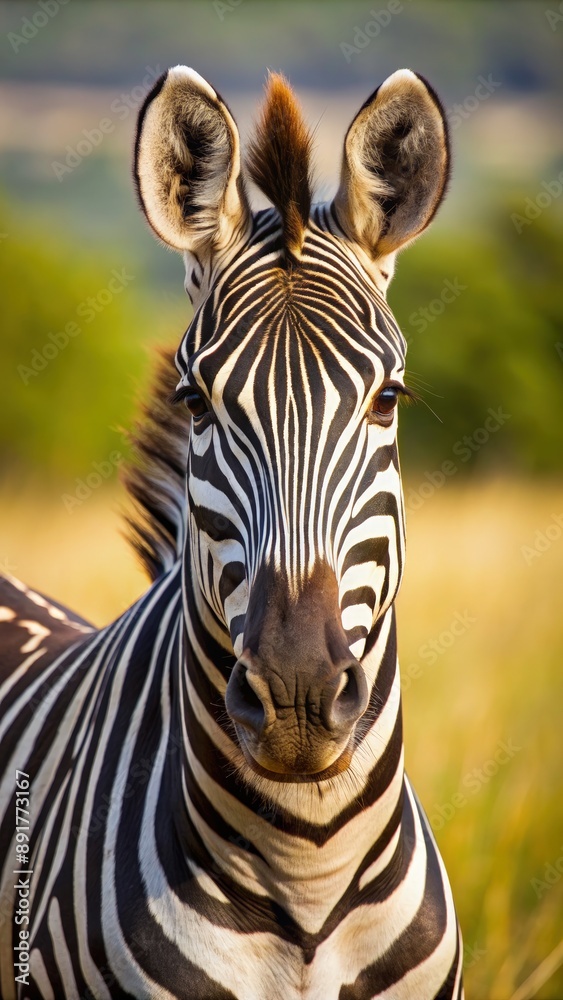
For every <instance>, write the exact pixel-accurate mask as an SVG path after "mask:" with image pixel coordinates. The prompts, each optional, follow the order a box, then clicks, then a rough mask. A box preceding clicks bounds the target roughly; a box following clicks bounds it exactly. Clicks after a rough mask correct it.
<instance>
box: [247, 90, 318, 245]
mask: <svg viewBox="0 0 563 1000" xmlns="http://www.w3.org/2000/svg"><path fill="white" fill-rule="evenodd" d="M311 146H312V136H311V133H310V132H309V129H308V128H307V126H306V124H305V122H304V120H303V116H302V114H301V108H300V106H299V104H298V102H297V99H296V97H295V94H294V93H293V91H292V89H291V87H290V85H289V83H288V81H287V80H286V78H285V77H284V76H282V75H281V74H280V73H270V74H269V75H268V81H267V84H266V97H265V100H264V104H263V106H262V110H261V114H260V118H259V120H258V122H257V125H256V134H255V136H254V138H253V139H252V140H251V142H250V147H249V151H248V156H247V166H248V170H249V173H250V176H251V177H252V180H253V181H254V182H255V184H257V185H258V187H259V188H260V190H261V191H262V192H263V193H264V194H265V195H266V197H267V198H268V199H269V200H270V201H271V202H272V204H273V205H274V206H275V207H276V208H277V210H278V212H279V213H280V215H281V218H282V224H283V238H284V246H285V249H286V251H287V252H288V254H289V255H290V256H292V257H299V254H300V252H301V247H302V245H303V236H304V231H305V227H306V225H307V222H308V220H309V212H310V209H311V189H312V178H311V172H310V159H311Z"/></svg>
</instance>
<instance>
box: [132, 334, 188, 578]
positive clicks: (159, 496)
mask: <svg viewBox="0 0 563 1000" xmlns="http://www.w3.org/2000/svg"><path fill="white" fill-rule="evenodd" d="M177 381H178V373H177V371H176V367H175V365H174V351H173V350H170V349H168V350H165V349H163V348H161V349H160V350H159V351H158V360H157V364H156V367H155V372H154V375H153V379H152V385H151V390H150V394H149V399H148V402H146V403H144V404H143V406H142V413H143V417H144V419H143V420H140V421H138V422H137V423H135V425H134V427H133V430H132V431H131V433H130V434H129V435H128V437H129V441H130V442H131V445H132V448H133V459H132V461H131V462H129V463H128V465H127V466H126V468H125V471H124V473H123V475H122V481H123V483H124V485H125V488H126V489H127V492H128V493H129V495H130V497H131V499H132V501H133V512H132V513H131V514H126V515H125V521H126V524H127V529H128V530H127V537H128V540H129V541H130V543H131V544H132V545H133V548H134V549H135V552H136V553H137V555H138V557H139V559H140V561H141V563H142V565H143V567H144V568H145V570H146V572H147V573H148V575H149V577H150V579H151V581H154V580H156V579H158V577H159V576H162V574H163V573H165V572H166V571H167V570H169V569H170V568H171V567H172V566H173V564H174V562H175V561H176V559H177V558H178V556H179V555H180V553H181V550H182V545H183V539H184V531H185V525H184V520H185V500H184V497H185V478H186V456H187V448H188V436H189V435H188V430H189V424H190V414H189V412H188V410H187V409H186V407H185V406H174V405H173V403H172V401H171V397H172V393H173V392H174V390H175V388H176V384H177Z"/></svg>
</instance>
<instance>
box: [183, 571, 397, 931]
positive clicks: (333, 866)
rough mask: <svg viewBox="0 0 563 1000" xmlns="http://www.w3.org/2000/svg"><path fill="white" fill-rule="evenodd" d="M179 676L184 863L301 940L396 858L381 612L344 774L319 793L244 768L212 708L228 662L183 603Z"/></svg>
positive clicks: (391, 630) (391, 690)
mask: <svg viewBox="0 0 563 1000" xmlns="http://www.w3.org/2000/svg"><path fill="white" fill-rule="evenodd" d="M185 611H186V622H185V625H186V629H185V643H186V650H185V664H184V670H183V674H182V678H181V687H182V691H183V695H182V697H181V698H180V699H178V702H177V703H178V706H179V709H180V712H181V715H182V718H181V719H178V720H177V725H178V728H179V731H181V732H182V733H183V736H184V740H185V744H186V745H185V758H184V768H185V773H184V775H183V782H182V785H183V802H184V817H185V825H184V828H183V834H184V836H185V838H186V843H185V847H186V853H187V855H188V856H191V858H192V859H193V860H194V861H195V862H196V863H197V866H198V870H202V869H203V870H206V871H207V872H208V873H210V874H211V877H212V878H213V879H214V880H215V881H216V883H217V884H218V885H220V886H221V885H222V884H223V882H224V880H225V879H226V880H227V881H228V882H229V884H230V885H232V883H233V880H234V881H235V882H236V883H238V885H239V887H240V888H241V889H244V890H245V891H247V892H250V893H252V894H255V895H256V896H257V898H259V897H263V896H264V894H266V896H267V897H269V898H270V899H273V900H275V901H276V902H277V903H278V904H279V905H282V906H283V907H284V909H286V911H287V912H289V913H290V914H293V916H294V917H295V918H296V919H297V920H298V921H299V924H300V926H301V927H305V926H307V927H309V929H311V930H312V929H313V926H316V925H317V924H318V923H319V921H321V922H322V920H323V919H324V916H323V915H326V913H327V912H329V909H327V908H330V906H331V905H335V903H336V902H337V901H338V899H340V898H341V896H342V893H343V892H344V891H345V890H346V888H347V887H349V886H350V885H351V884H352V883H353V881H354V879H357V878H358V877H359V874H358V873H360V872H362V871H363V872H364V876H363V877H365V878H368V879H371V878H376V877H377V876H378V874H379V873H380V872H381V871H383V869H384V868H385V867H386V866H387V865H388V862H389V859H390V858H391V857H393V856H395V855H396V853H397V846H398V844H399V843H400V841H401V836H402V827H403V813H404V795H405V790H404V772H403V746H402V720H401V704H400V684H399V671H398V664H397V650H396V635H395V617H394V611H393V608H390V609H389V610H388V611H387V612H386V613H385V615H384V616H383V617H382V619H381V620H380V621H379V622H378V623H377V625H376V627H375V629H374V631H373V633H372V635H371V636H370V637H369V639H368V643H367V652H366V654H365V656H364V658H363V660H362V665H363V666H364V669H365V671H366V677H367V679H368V684H369V686H370V690H371V698H370V704H369V707H368V710H367V712H366V715H365V717H364V719H363V720H362V729H361V731H360V732H359V733H358V734H357V744H356V746H355V749H354V752H353V754H352V759H351V762H350V765H349V767H348V768H347V770H346V771H344V772H343V773H342V774H340V775H338V776H336V777H334V778H330V779H328V780H325V781H323V782H320V783H314V782H312V783H302V784H301V783H293V782H290V783H282V782H277V781H270V780H268V779H265V778H263V777H261V776H259V775H256V774H254V772H251V771H250V770H249V768H248V766H247V765H246V764H245V762H244V759H243V757H242V754H241V751H240V750H239V748H238V745H237V743H236V740H235V739H234V734H233V732H232V729H231V726H230V723H229V720H228V717H227V715H226V711H225V706H224V692H225V688H226V683H227V680H228V676H229V672H230V670H231V669H232V665H233V664H234V661H235V657H234V654H232V651H231V653H230V654H229V653H227V651H226V650H225V648H224V646H223V644H222V642H221V641H219V640H220V639H221V638H222V637H221V635H220V630H219V629H218V626H217V623H216V622H215V621H213V619H212V617H208V618H207V619H206V620H203V615H202V613H201V603H200V602H199V601H197V600H196V598H195V595H194V594H193V592H190V590H189V588H188V589H187V591H186V594H185Z"/></svg>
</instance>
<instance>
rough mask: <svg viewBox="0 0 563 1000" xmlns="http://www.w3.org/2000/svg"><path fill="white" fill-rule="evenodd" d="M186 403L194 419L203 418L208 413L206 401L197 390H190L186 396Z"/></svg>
mask: <svg viewBox="0 0 563 1000" xmlns="http://www.w3.org/2000/svg"><path fill="white" fill-rule="evenodd" d="M184 402H185V404H186V406H187V407H188V410H189V411H190V413H191V415H192V416H193V417H202V416H203V414H204V413H207V405H206V403H205V400H204V398H203V396H200V394H199V392H196V390H195V389H190V390H189V391H188V392H187V393H186V394H185V396H184Z"/></svg>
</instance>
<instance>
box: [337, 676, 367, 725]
mask: <svg viewBox="0 0 563 1000" xmlns="http://www.w3.org/2000/svg"><path fill="white" fill-rule="evenodd" d="M367 702H368V691H367V683H366V679H365V676H364V672H363V670H362V668H361V666H360V664H355V663H354V664H352V665H351V666H349V667H347V668H346V669H345V670H343V671H342V673H341V674H340V679H339V682H338V686H337V688H336V690H335V692H334V697H333V699H332V703H331V705H330V708H329V712H328V723H329V726H330V728H331V729H333V730H335V731H338V730H339V729H346V728H350V727H351V726H352V725H353V724H354V723H355V722H357V720H358V719H359V718H360V716H362V715H363V714H364V712H365V710H366V708H367Z"/></svg>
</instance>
